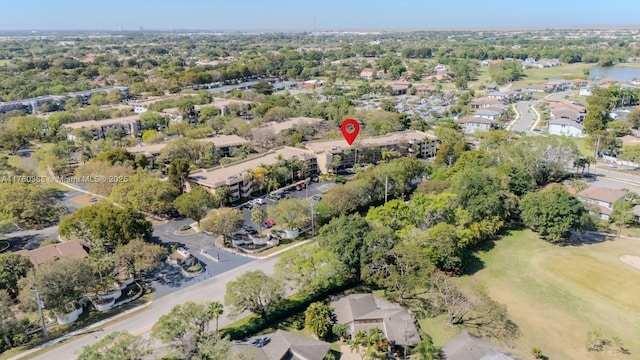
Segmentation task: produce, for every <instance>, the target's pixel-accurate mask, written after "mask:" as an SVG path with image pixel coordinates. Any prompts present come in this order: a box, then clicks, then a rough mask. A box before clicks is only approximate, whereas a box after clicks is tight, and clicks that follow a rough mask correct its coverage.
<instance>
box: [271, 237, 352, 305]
mask: <svg viewBox="0 0 640 360" xmlns="http://www.w3.org/2000/svg"><path fill="white" fill-rule="evenodd" d="M345 270H346V269H345V265H344V264H343V263H342V262H340V260H339V259H338V258H337V257H336V256H335V255H334V254H333V253H332V252H331V251H329V250H327V249H324V248H321V247H318V246H305V247H302V248H299V249H295V250H292V251H287V252H286V253H284V254H282V256H281V257H280V259H279V260H278V262H277V263H276V265H275V276H276V277H277V278H278V279H282V280H283V281H284V282H285V283H287V284H291V285H292V287H294V288H296V289H298V290H300V291H305V292H307V293H314V292H316V291H318V290H321V289H327V288H330V287H331V286H334V285H338V284H340V283H342V282H343V281H344V280H346V277H345Z"/></svg>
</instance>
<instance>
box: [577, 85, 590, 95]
mask: <svg viewBox="0 0 640 360" xmlns="http://www.w3.org/2000/svg"><path fill="white" fill-rule="evenodd" d="M578 95H580V96H591V95H593V92H592V91H591V87H590V86H586V87H583V88H580V90H579V91H578Z"/></svg>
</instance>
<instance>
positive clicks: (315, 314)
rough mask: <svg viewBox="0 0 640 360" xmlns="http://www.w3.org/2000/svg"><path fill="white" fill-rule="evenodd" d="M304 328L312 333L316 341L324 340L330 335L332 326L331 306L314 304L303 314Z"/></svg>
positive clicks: (319, 303)
mask: <svg viewBox="0 0 640 360" xmlns="http://www.w3.org/2000/svg"><path fill="white" fill-rule="evenodd" d="M304 322H305V326H306V327H307V328H309V330H311V332H313V333H314V334H315V335H316V336H317V337H318V339H320V340H324V339H326V338H327V336H329V334H330V333H331V326H332V324H333V310H332V309H331V306H329V305H327V304H323V303H321V302H315V303H313V304H311V305H309V307H308V308H307V310H306V311H305V312H304Z"/></svg>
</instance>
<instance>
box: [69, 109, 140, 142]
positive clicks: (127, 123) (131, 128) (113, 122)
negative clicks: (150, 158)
mask: <svg viewBox="0 0 640 360" xmlns="http://www.w3.org/2000/svg"><path fill="white" fill-rule="evenodd" d="M60 128H61V129H67V130H68V132H67V139H69V140H71V141H76V136H75V134H73V130H76V129H87V130H89V131H91V133H92V134H93V140H98V139H102V138H104V137H105V134H106V133H107V132H108V131H109V130H110V129H114V130H116V131H119V132H120V133H121V134H122V135H135V134H137V133H138V132H139V131H140V115H133V116H126V117H121V118H116V119H107V120H97V121H96V120H89V121H80V122H75V123H69V124H63V125H62V126H60Z"/></svg>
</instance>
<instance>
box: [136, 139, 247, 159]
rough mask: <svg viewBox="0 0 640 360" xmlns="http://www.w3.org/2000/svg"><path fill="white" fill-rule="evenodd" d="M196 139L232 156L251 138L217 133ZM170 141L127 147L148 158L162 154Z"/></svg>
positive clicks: (223, 153) (225, 154)
mask: <svg viewBox="0 0 640 360" xmlns="http://www.w3.org/2000/svg"><path fill="white" fill-rule="evenodd" d="M196 141H199V142H204V143H213V145H214V146H215V147H216V149H217V150H218V151H220V153H221V155H222V156H230V155H231V154H232V153H233V151H235V150H236V149H238V148H240V147H241V146H242V145H245V144H248V143H249V140H247V139H244V138H241V137H240V136H238V135H216V136H212V137H208V138H204V139H197V140H196ZM167 144H169V142H164V143H160V144H150V145H147V144H139V145H136V146H132V147H129V148H127V151H128V152H130V153H132V154H136V155H137V154H143V155H144V156H146V157H148V158H154V157H156V156H158V154H160V152H161V151H162V149H164V148H165V146H167Z"/></svg>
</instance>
